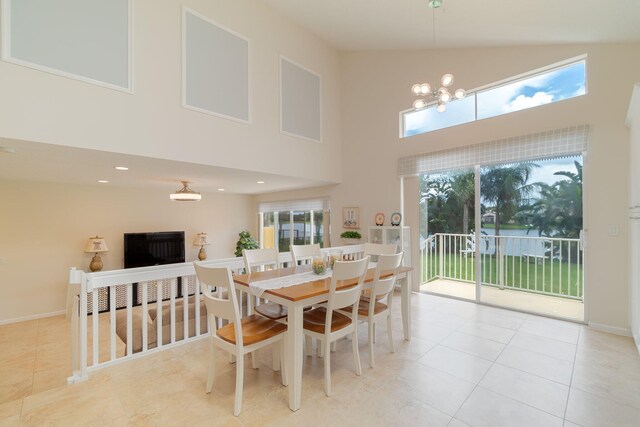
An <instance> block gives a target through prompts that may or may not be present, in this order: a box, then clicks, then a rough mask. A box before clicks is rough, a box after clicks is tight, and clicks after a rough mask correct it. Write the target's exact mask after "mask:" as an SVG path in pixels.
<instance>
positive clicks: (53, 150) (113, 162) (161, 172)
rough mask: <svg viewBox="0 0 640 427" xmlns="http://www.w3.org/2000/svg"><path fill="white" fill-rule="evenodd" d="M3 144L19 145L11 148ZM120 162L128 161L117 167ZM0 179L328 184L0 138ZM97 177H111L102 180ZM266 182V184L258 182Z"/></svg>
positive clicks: (199, 187) (206, 188) (211, 186)
mask: <svg viewBox="0 0 640 427" xmlns="http://www.w3.org/2000/svg"><path fill="white" fill-rule="evenodd" d="M2 147H10V148H11V149H13V150H15V151H14V152H13V153H8V152H6V151H11V150H3V149H2ZM115 166H126V167H128V168H129V170H128V171H118V170H116V169H114V167H115ZM0 179H7V180H20V181H48V182H59V183H67V184H85V185H109V186H117V187H132V188H163V189H165V190H166V191H167V197H168V194H169V193H170V192H173V191H175V190H178V189H180V188H181V187H182V184H181V183H180V181H189V182H190V183H191V184H189V187H190V188H191V189H192V190H194V191H198V192H201V193H216V192H219V190H218V189H219V188H224V190H225V191H224V193H234V194H259V193H268V192H273V191H280V190H290V189H295V188H306V187H315V186H319V185H325V184H328V183H327V182H323V181H312V180H306V179H300V178H292V177H287V176H282V175H271V174H264V173H259V172H251V171H243V170H238V169H228V168H220V167H214V166H207V165H201V164H195V163H186V162H176V161H172V160H162V159H153V158H150V157H141V156H130V155H126V154H118V153H109V152H106V151H97V150H87V149H83V148H75V147H65V146H60V145H52V144H42V143H36V142H27V141H18V140H15V139H5V138H0ZM98 180H108V181H109V183H108V184H99V183H98ZM258 181H264V184H258V183H257V182H258Z"/></svg>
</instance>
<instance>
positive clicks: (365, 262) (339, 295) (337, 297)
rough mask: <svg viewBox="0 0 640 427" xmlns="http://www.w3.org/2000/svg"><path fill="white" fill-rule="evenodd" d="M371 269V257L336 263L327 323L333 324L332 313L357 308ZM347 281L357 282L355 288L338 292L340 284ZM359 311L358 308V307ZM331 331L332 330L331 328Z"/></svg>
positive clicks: (330, 288)
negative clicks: (368, 269) (352, 306)
mask: <svg viewBox="0 0 640 427" xmlns="http://www.w3.org/2000/svg"><path fill="white" fill-rule="evenodd" d="M368 267H369V257H368V256H365V257H364V258H362V259H359V260H356V261H336V262H335V263H334V264H333V271H332V273H331V285H330V287H329V299H328V301H327V321H328V324H327V325H330V324H331V317H330V316H331V313H332V311H333V310H338V309H340V308H343V307H348V306H350V305H352V304H353V305H354V306H357V305H358V301H359V300H360V294H361V292H362V286H363V284H364V277H365V275H366V274H367V268H368ZM346 280H356V281H357V283H356V285H355V286H353V287H351V288H348V289H341V290H336V287H337V285H338V283H342V282H344V281H346ZM356 309H357V307H356ZM329 330H330V328H329Z"/></svg>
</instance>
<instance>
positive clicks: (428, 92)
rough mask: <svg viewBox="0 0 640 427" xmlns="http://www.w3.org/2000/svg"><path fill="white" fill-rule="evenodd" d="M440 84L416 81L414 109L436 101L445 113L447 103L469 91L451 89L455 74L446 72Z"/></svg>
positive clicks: (435, 4) (437, 0) (438, 2)
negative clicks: (437, 85)
mask: <svg viewBox="0 0 640 427" xmlns="http://www.w3.org/2000/svg"><path fill="white" fill-rule="evenodd" d="M442 1H443V0H430V1H429V3H428V6H429V7H430V8H431V9H432V10H433V9H437V8H439V7H440V6H442ZM435 25H436V24H435V12H434V19H433V39H434V43H435V38H436V27H435ZM440 84H441V85H442V86H440V87H439V88H436V87H435V86H434V87H432V86H431V85H430V84H429V83H416V84H414V85H413V86H412V87H411V93H413V94H414V95H415V96H417V97H418V99H416V100H415V101H413V108H414V110H422V109H423V108H426V107H428V106H429V105H432V104H434V103H436V104H437V106H436V111H437V112H438V113H444V112H445V111H446V110H447V104H448V103H449V102H450V101H459V100H461V99H463V98H464V97H465V96H466V95H467V92H466V91H465V90H464V89H456V90H455V91H454V92H453V94H452V93H451V92H450V90H449V86H451V85H452V84H453V75H452V74H445V75H444V76H442V78H441V79H440Z"/></svg>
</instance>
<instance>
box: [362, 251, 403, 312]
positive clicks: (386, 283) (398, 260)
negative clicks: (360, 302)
mask: <svg viewBox="0 0 640 427" xmlns="http://www.w3.org/2000/svg"><path fill="white" fill-rule="evenodd" d="M403 256H404V252H400V253H399V254H393V255H379V256H378V264H377V265H376V270H375V272H374V274H373V282H371V285H369V286H367V287H370V288H371V299H375V300H378V299H382V298H384V297H385V296H387V295H389V294H390V293H391V292H393V286H394V285H395V283H396V278H397V276H398V269H399V268H400V265H401V264H402V257H403ZM389 271H391V272H392V273H393V274H392V275H391V276H389V277H385V278H384V279H381V278H380V276H381V275H382V273H383V272H389ZM387 301H388V300H387ZM373 308H374V304H369V309H370V310H373Z"/></svg>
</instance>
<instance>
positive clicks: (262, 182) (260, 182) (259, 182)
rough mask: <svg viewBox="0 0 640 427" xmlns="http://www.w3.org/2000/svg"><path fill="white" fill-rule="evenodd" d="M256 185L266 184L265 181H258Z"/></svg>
mask: <svg viewBox="0 0 640 427" xmlns="http://www.w3.org/2000/svg"><path fill="white" fill-rule="evenodd" d="M256 184H264V181H256Z"/></svg>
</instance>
